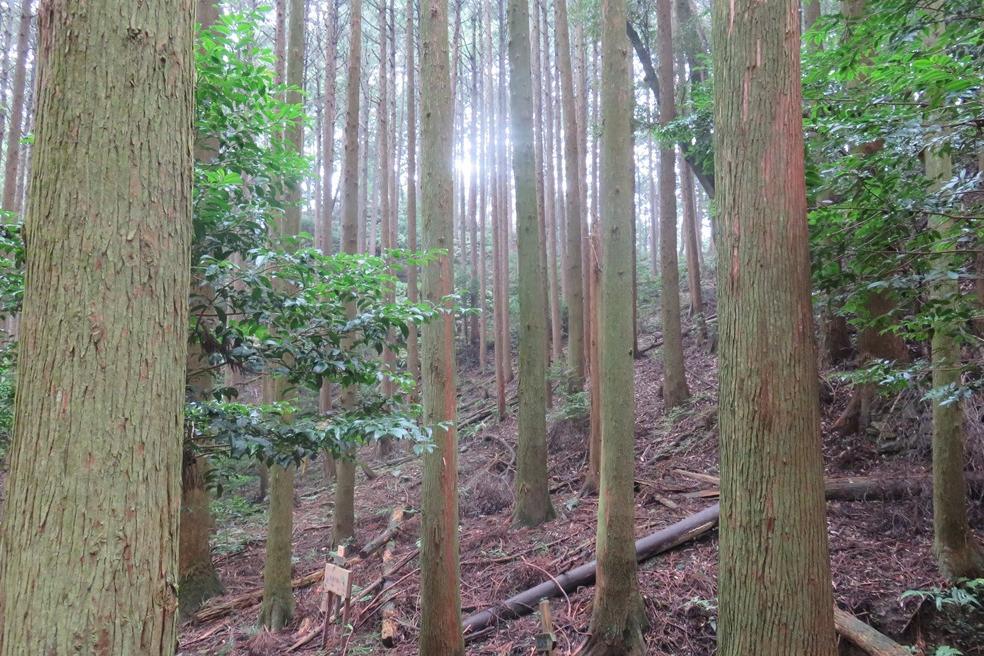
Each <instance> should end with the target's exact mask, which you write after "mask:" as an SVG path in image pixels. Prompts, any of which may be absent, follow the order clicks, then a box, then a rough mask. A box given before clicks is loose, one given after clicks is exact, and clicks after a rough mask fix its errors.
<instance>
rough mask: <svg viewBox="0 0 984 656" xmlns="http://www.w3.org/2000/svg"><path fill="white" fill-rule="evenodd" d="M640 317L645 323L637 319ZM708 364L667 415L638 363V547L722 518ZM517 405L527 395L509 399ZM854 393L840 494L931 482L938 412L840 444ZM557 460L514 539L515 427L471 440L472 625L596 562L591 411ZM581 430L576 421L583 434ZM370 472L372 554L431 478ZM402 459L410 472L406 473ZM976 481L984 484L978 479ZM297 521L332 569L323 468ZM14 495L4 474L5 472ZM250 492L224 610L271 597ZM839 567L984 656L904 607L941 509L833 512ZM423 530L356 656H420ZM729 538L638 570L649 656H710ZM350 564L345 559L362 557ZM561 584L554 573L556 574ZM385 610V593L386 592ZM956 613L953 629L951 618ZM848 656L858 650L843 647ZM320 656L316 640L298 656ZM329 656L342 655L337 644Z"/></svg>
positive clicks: (208, 649) (918, 633) (229, 551)
mask: <svg viewBox="0 0 984 656" xmlns="http://www.w3.org/2000/svg"><path fill="white" fill-rule="evenodd" d="M641 316H647V315H645V314H642V313H641ZM654 332H655V326H654V325H653V320H652V319H648V320H645V321H643V330H642V334H641V336H640V346H641V347H642V348H643V349H645V347H647V346H649V345H650V344H652V343H653V339H654V338H653V334H654ZM715 362H716V360H715V358H714V357H713V356H711V355H709V354H708V352H707V349H706V347H703V346H699V345H698V344H697V343H696V342H695V341H694V340H693V339H692V338H690V337H688V339H687V371H688V382H689V385H690V390H691V392H692V399H691V401H690V402H689V403H688V404H687V405H686V407H684V408H682V409H678V410H675V411H673V412H671V413H670V414H669V415H667V414H666V413H665V412H664V410H663V405H662V399H661V393H660V384H661V380H662V373H661V371H660V364H659V358H658V349H650V350H648V352H646V353H644V354H643V355H642V356H641V357H640V358H639V359H638V360H637V361H636V367H635V381H636V399H635V401H636V435H635V436H636V475H637V492H636V499H635V500H636V517H637V521H636V534H637V537H641V536H644V535H647V534H649V533H652V532H654V531H656V530H658V529H660V528H662V527H665V526H668V525H670V524H672V523H674V522H676V521H678V520H680V519H682V518H684V517H686V516H688V515H691V514H693V513H695V512H697V511H699V510H701V509H703V508H705V507H707V506H708V505H711V504H712V503H714V502H715V501H716V498H715V497H714V494H713V489H712V488H714V487H715V486H714V485H713V484H712V483H703V482H699V481H696V480H694V479H692V478H689V477H687V476H683V475H680V474H679V473H677V472H676V471H675V470H685V471H688V472H697V473H701V474H712V475H713V474H716V473H717V471H718V466H717V405H716V402H717V372H716V368H715ZM460 381H461V385H462V388H463V393H462V401H461V405H462V408H463V410H462V412H461V413H460V414H461V416H462V417H463V416H465V415H468V414H472V413H474V411H475V409H477V408H482V407H485V406H493V405H494V402H495V399H494V382H493V380H492V379H491V377H490V376H489V375H488V374H483V373H482V372H479V371H477V369H475V368H474V367H472V368H467V365H465V368H463V370H462V372H461V374H460ZM514 393H515V382H514V383H513V384H512V385H511V386H510V395H513V394H514ZM850 393H851V392H850V387H849V385H847V384H846V383H842V382H838V381H837V380H836V378H834V377H827V378H825V380H824V384H823V385H822V397H823V398H822V400H823V408H824V413H823V425H824V451H825V456H826V467H827V472H826V473H827V476H828V477H831V476H832V477H841V476H858V475H864V476H876V477H886V478H893V477H895V478H897V477H911V476H914V475H917V474H920V473H923V474H928V473H929V438H928V434H927V430H928V429H927V427H928V423H927V422H928V419H927V417H926V416H925V415H926V414H927V413H925V412H922V413H919V412H908V411H902V410H900V409H899V408H900V407H902V408H907V407H910V406H912V405H913V404H912V403H908V402H907V401H911V399H899V398H895V399H886V400H884V401H882V402H881V403H882V404H883V405H884V407H883V408H882V414H881V419H880V420H879V422H876V423H875V424H874V425H875V427H876V429H877V432H878V433H879V434H878V435H872V434H871V431H869V435H866V436H858V437H842V436H839V435H836V434H834V433H833V432H832V431H831V430H829V427H830V425H831V424H832V422H833V421H834V420H835V419H836V417H837V416H838V414H839V413H840V411H841V410H842V409H843V408H844V406H845V405H846V403H847V401H848V398H849V397H850ZM555 406H556V408H557V409H556V410H555V411H554V414H552V415H551V424H550V435H549V447H550V477H551V493H552V498H553V503H554V508H555V510H556V512H557V518H556V519H554V520H553V521H551V522H549V523H548V524H546V525H545V526H542V527H540V528H536V529H516V528H513V527H512V526H511V522H510V511H511V476H512V475H513V473H514V469H513V465H514V459H515V454H514V452H513V446H512V445H514V444H515V440H516V429H517V427H516V421H515V418H514V417H513V416H510V417H509V418H508V419H507V420H506V421H504V422H502V423H496V421H495V419H494V418H492V419H487V420H486V421H484V422H483V423H481V424H479V425H473V426H471V427H469V428H467V429H466V430H463V431H462V435H461V437H460V449H461V458H460V472H461V533H460V535H461V561H462V567H461V583H462V606H463V615H465V616H467V615H469V614H471V613H473V612H476V611H479V610H484V609H486V608H489V607H491V606H495V605H496V604H498V603H500V602H502V601H503V600H504V599H506V598H508V597H510V596H512V595H513V594H515V593H517V592H520V591H522V590H525V589H526V588H529V587H532V586H533V585H536V584H538V583H541V582H543V581H546V580H549V577H550V576H556V575H559V574H561V573H563V572H565V571H566V570H568V569H571V568H572V567H575V566H577V565H581V564H583V563H585V562H588V561H590V560H592V559H593V558H594V553H593V552H594V550H593V545H594V538H595V527H596V523H595V519H596V511H597V505H598V502H597V497H595V496H585V495H581V494H580V488H581V480H582V475H583V471H584V467H585V460H586V439H587V422H586V420H585V419H583V418H580V419H579V418H576V417H577V415H579V414H580V413H581V412H583V410H584V399H583V397H574V398H567V399H565V398H563V397H558V398H556V399H555ZM982 412H984V409H982V408H981V407H977V406H975V407H974V408H973V413H971V414H972V415H973V416H972V417H971V418H970V420H969V424H970V425H971V429H972V432H973V436H972V437H973V440H974V442H975V443H976V444H977V447H976V448H977V449H984V446H982V445H981V443H982V442H984V431H982V422H981V415H982ZM572 417H574V418H572ZM360 457H362V458H364V459H365V460H366V461H367V462H369V463H370V464H371V466H372V467H373V468H374V470H375V473H376V474H377V476H376V477H375V478H373V479H371V480H369V479H367V478H366V475H365V473H364V472H362V471H360V472H359V473H358V478H357V491H356V504H357V505H356V516H357V536H356V537H357V544H358V545H361V544H365V543H366V542H368V541H369V540H370V539H372V538H373V537H375V536H376V535H378V534H379V533H380V532H381V531H383V530H384V529H385V528H386V525H387V521H388V517H389V515H390V512H391V510H392V509H393V508H394V507H397V506H404V507H406V508H407V509H408V510H412V509H415V508H417V507H419V503H418V499H419V495H420V480H421V477H420V471H419V470H420V462H419V459H409V460H407V459H406V458H403V459H402V460H404V462H402V463H401V464H397V465H387V464H386V463H383V462H380V461H378V460H377V459H376V457H375V453H374V450H373V449H371V448H369V447H367V448H365V449H364V450H363V453H362V454H361V456H360ZM399 460H401V458H399V457H397V461H399ZM974 460H975V459H974V458H973V457H972V463H971V466H976V467H977V468H978V469H980V467H981V463H980V462H974ZM297 480H298V488H297V495H296V507H295V514H294V558H295V564H294V575H295V577H298V576H302V575H305V574H309V573H312V572H316V571H318V570H319V569H321V568H322V567H323V563H324V561H325V557H326V553H327V547H328V545H329V544H330V543H331V512H332V490H331V487H330V485H328V484H326V481H325V478H324V475H323V472H322V468H321V467H320V465H319V464H312V465H309V466H308V467H306V468H305V469H304V470H303V471H302V472H301V474H300V475H299V476H298V479H297ZM0 484H2V471H0ZM252 494H255V478H254V477H252V476H249V475H247V474H246V473H245V472H244V474H243V475H242V476H240V477H239V478H238V479H235V480H233V481H230V485H229V486H228V487H227V491H226V492H225V494H224V495H223V496H222V497H221V498H220V499H218V500H217V501H216V503H215V509H216V520H217V531H216V535H215V539H214V542H213V544H214V549H215V561H216V565H217V567H218V569H219V572H220V577H221V579H222V581H223V583H224V585H225V588H226V593H227V595H226V596H225V597H222V598H219V599H215V600H213V601H212V602H210V604H209V605H210V606H211V605H214V604H216V603H222V602H223V601H227V600H228V599H230V598H232V597H234V596H235V595H239V594H242V593H245V592H250V591H255V590H258V589H260V588H262V584H263V580H262V579H263V557H264V549H265V544H264V531H265V509H264V506H263V504H257V503H254V502H252V501H250V500H249V497H250V496H251V495H252ZM828 511H829V513H828V518H829V529H830V556H831V565H832V571H833V581H834V594H835V598H836V601H837V604H838V605H839V606H840V607H841V608H844V609H845V610H848V611H849V612H851V613H854V614H855V615H857V616H858V617H859V618H860V619H862V620H864V621H865V622H868V623H870V624H871V625H873V626H875V627H876V628H878V629H879V630H881V631H883V632H885V633H887V634H889V635H891V636H893V637H897V638H898V639H900V640H902V641H904V642H905V643H906V644H912V645H917V646H919V647H920V648H922V649H923V650H924V653H925V654H927V655H932V654H934V650H935V648H936V647H937V646H938V645H940V644H948V645H950V646H952V647H956V648H959V649H961V650H963V653H964V654H965V655H966V656H981V655H984V641H981V640H980V636H981V635H984V613H981V612H979V611H978V612H970V611H967V610H960V611H959V612H958V611H956V610H947V608H948V607H944V611H945V612H944V613H942V614H940V613H938V612H937V611H936V609H935V604H934V603H933V601H932V600H927V601H923V602H920V600H919V599H918V598H914V597H908V598H904V599H903V598H902V595H903V593H905V592H906V591H907V590H914V589H915V590H930V589H933V588H941V587H945V584H944V581H943V580H942V579H941V578H940V577H939V575H938V574H937V572H936V569H935V565H934V560H933V555H932V510H931V501H930V499H929V497H928V496H927V495H922V496H916V497H910V498H905V499H896V500H889V501H875V500H867V501H858V502H839V501H832V502H830V503H829V504H828ZM971 514H972V525H974V526H976V527H978V528H980V527H982V526H984V503H982V501H981V499H979V498H977V499H974V501H973V503H972V508H971ZM418 526H419V524H418V521H417V520H416V519H411V520H409V521H408V522H407V523H406V524H405V529H404V530H402V531H401V532H400V533H399V535H398V538H397V551H396V554H395V561H396V562H401V561H402V560H407V564H406V565H405V566H404V567H403V568H402V569H401V570H400V572H399V573H398V574H396V575H395V577H394V578H395V579H396V584H395V586H393V588H391V592H392V593H393V594H392V596H393V598H394V599H395V602H396V608H397V610H398V618H399V620H398V621H399V624H400V628H401V634H400V636H399V641H398V643H397V645H396V647H395V648H393V649H385V648H384V647H383V646H382V645H381V643H380V638H379V635H380V634H379V631H380V616H379V613H378V610H379V603H378V602H379V601H380V600H379V597H378V596H377V595H378V590H376V591H374V592H373V593H371V594H369V595H361V594H360V593H359V590H360V588H361V587H363V586H365V585H367V584H368V583H369V582H370V581H372V580H375V579H377V577H379V576H380V575H381V573H382V564H381V559H380V552H377V553H375V554H374V555H372V556H370V557H369V558H367V559H365V560H363V561H361V562H358V563H357V564H355V565H354V566H353V575H354V584H355V587H354V590H355V594H354V602H353V609H352V618H353V622H352V623H353V624H354V627H355V629H354V633H353V635H352V636H351V638H350V639H349V640H348V643H347V645H346V646H345V652H346V653H347V654H352V655H356V654H377V653H379V654H381V653H392V654H396V655H410V654H415V653H417V648H416V644H415V641H416V632H417V627H418V626H419V623H420V608H419V599H418V595H419V570H418V569H416V567H417V559H416V557H415V555H414V550H415V548H416V546H417V529H418ZM716 538H717V532H716V531H712V532H710V533H707V534H705V535H704V536H702V537H701V538H699V539H697V540H694V541H692V542H689V543H686V544H684V545H683V546H681V547H678V548H676V549H674V550H672V551H669V552H667V553H664V554H662V555H659V556H657V557H655V558H653V559H651V560H649V561H647V562H645V563H643V564H642V565H641V566H640V570H639V582H640V586H641V591H642V594H643V596H644V599H645V604H646V609H647V614H648V618H649V622H650V624H651V628H650V630H649V632H648V634H647V639H648V653H649V654H654V655H665V656H705V655H706V656H709V655H711V654H713V653H714V642H715V641H714V622H715V619H716V607H715V603H716V602H715V599H716V584H715V579H716V572H717V539H716ZM353 551H354V549H353V550H350V551H349V553H352V552H353ZM548 573H549V574H548ZM592 594H593V589H581V590H579V591H578V592H576V593H574V594H571V595H570V596H569V597H560V598H556V599H553V600H552V606H553V618H554V624H555V633H556V635H557V639H558V641H559V645H558V646H559V653H561V654H575V653H577V651H578V649H579V647H580V646H581V645H582V644H583V643H584V641H585V639H586V637H587V631H588V625H589V622H590V617H591V601H592ZM295 596H296V599H297V608H296V613H295V617H294V621H293V623H292V624H291V626H290V627H289V628H288V629H287V630H285V631H284V632H282V633H280V634H277V635H274V634H270V633H266V632H258V630H257V628H256V626H257V616H258V612H259V604H255V603H253V604H248V605H246V606H245V607H243V608H238V609H236V610H235V611H234V612H233V613H230V614H228V615H225V616H223V617H219V618H217V619H214V620H210V621H204V622H198V621H195V620H191V621H188V622H185V623H184V624H183V625H182V627H181V634H180V647H179V650H178V653H179V654H183V655H187V656H190V655H193V654H196V655H209V656H212V655H250V656H267V655H273V654H282V653H288V650H289V649H290V647H291V646H292V645H293V644H294V643H295V641H297V640H298V638H299V636H301V635H304V634H308V633H312V629H314V628H315V627H317V626H319V625H320V623H321V617H322V615H321V613H320V611H319V606H320V602H321V590H320V586H319V585H312V586H309V587H302V588H299V589H297V590H296V592H295ZM386 596H387V597H389V596H390V593H387V595H386ZM955 613H956V615H955ZM538 631H539V620H538V618H537V616H536V615H530V616H527V617H524V618H520V619H516V620H509V621H502V622H500V623H499V624H498V626H497V628H496V629H495V630H494V631H492V632H489V633H485V634H483V635H482V637H481V639H480V640H474V641H470V642H469V643H468V653H469V654H476V655H485V654H487V655H507V654H532V653H533V645H534V638H535V636H536V634H537V633H538ZM842 647H843V648H842V653H844V654H850V653H856V652H851V651H850V647H849V646H847V645H843V646H842ZM319 652H320V636H319V637H316V638H315V639H313V640H311V641H310V642H309V643H307V644H306V645H303V646H301V647H299V648H298V649H296V651H294V652H291V653H302V654H315V653H319ZM328 653H342V650H341V649H340V648H339V645H338V643H332V646H331V647H330V648H329V650H328Z"/></svg>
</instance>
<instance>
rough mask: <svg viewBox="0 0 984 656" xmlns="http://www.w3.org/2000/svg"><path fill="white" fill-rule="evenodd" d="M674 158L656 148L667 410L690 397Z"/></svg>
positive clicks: (667, 16) (660, 15) (667, 56)
mask: <svg viewBox="0 0 984 656" xmlns="http://www.w3.org/2000/svg"><path fill="white" fill-rule="evenodd" d="M670 1H671V0H657V2H656V21H657V28H658V31H659V78H660V86H659V123H660V125H662V126H666V125H668V124H669V123H670V122H671V121H673V119H674V118H675V116H676V110H675V108H674V100H673V27H672V11H671V5H670ZM675 164H676V157H675V156H674V149H673V146H672V144H663V145H661V146H660V149H659V202H660V205H659V208H660V209H659V228H660V230H659V242H660V251H659V270H660V279H661V281H662V289H661V292H660V298H659V307H660V324H661V326H660V327H661V328H662V329H663V348H662V350H661V355H662V359H663V406H664V407H665V408H666V409H667V410H669V409H670V408H673V407H676V406H678V405H680V404H682V403H684V402H685V401H686V400H687V399H688V398H690V389H689V388H688V387H687V376H686V372H685V370H684V364H683V333H682V330H681V328H680V269H679V267H678V264H677V215H676V189H675V188H676V172H675V170H674V169H675Z"/></svg>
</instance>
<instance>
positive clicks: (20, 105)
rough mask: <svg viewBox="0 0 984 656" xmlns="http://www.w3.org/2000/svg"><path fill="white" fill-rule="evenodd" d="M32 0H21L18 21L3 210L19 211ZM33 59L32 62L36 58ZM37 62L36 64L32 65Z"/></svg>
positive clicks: (4, 176)
mask: <svg viewBox="0 0 984 656" xmlns="http://www.w3.org/2000/svg"><path fill="white" fill-rule="evenodd" d="M31 4H32V0H21V15H20V20H19V22H18V24H17V60H16V62H15V64H14V86H13V92H12V95H11V99H10V125H9V132H7V161H6V162H5V164H4V175H3V209H4V210H6V211H8V212H19V211H20V202H19V200H20V196H19V195H18V194H17V180H18V175H19V174H20V169H19V166H20V155H21V137H22V136H23V132H22V129H23V124H24V88H25V86H26V84H27V55H28V52H29V51H30V49H31V20H32V18H33V15H32V13H31ZM36 60H37V58H35V60H34V61H36ZM35 65H36V64H35Z"/></svg>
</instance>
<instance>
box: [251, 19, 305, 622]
mask: <svg viewBox="0 0 984 656" xmlns="http://www.w3.org/2000/svg"><path fill="white" fill-rule="evenodd" d="M304 9H305V4H304V0H290V2H289V10H288V16H287V22H288V34H287V64H286V68H287V73H286V75H287V80H286V81H287V84H288V85H290V87H291V89H292V90H291V91H290V92H288V94H287V102H289V103H292V104H299V105H300V104H301V103H302V102H303V100H302V91H301V89H303V87H304V28H305V18H306V17H305V12H304ZM284 136H285V137H286V140H287V142H288V147H289V148H291V149H292V150H293V151H294V152H295V153H297V154H298V155H303V154H304V122H303V121H302V120H301V119H300V118H298V119H295V120H294V121H293V122H291V123H290V125H288V126H287V129H286V132H285V135H284ZM300 230H301V186H300V184H297V185H294V186H293V187H292V188H291V189H290V190H289V191H288V194H287V207H286V209H285V211H284V216H283V221H282V223H281V225H280V226H279V230H278V233H279V235H280V236H281V237H294V236H296V235H297V234H298V233H299V232H300ZM287 389H288V386H287V383H286V381H284V380H282V379H276V378H267V379H266V380H265V381H264V389H263V396H264V397H265V400H267V401H283V400H286V399H287V396H286V394H287ZM286 420H287V419H285V421H286ZM293 513H294V467H292V466H290V467H281V466H280V465H273V466H272V467H270V515H269V520H268V524H267V542H266V559H265V560H264V562H263V604H262V606H261V607H260V624H261V625H262V626H264V627H267V628H269V629H271V630H272V631H280V630H281V629H283V628H284V627H285V626H287V624H288V623H289V622H290V620H291V618H292V617H293V615H294V593H293V588H292V587H291V556H292V551H293V545H292V543H291V541H292V539H293V535H292V534H293V530H294V517H293Z"/></svg>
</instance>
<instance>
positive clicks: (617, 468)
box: [585, 0, 648, 656]
mask: <svg viewBox="0 0 984 656" xmlns="http://www.w3.org/2000/svg"><path fill="white" fill-rule="evenodd" d="M601 11H602V34H601V46H602V71H601V80H602V89H601V112H602V126H603V127H602V133H601V170H600V174H601V195H602V202H601V210H602V214H601V222H602V226H601V235H602V239H601V242H602V244H601V247H602V257H601V290H600V291H601V293H600V294H599V298H598V310H599V313H600V314H599V326H600V329H599V340H600V341H599V360H600V362H599V364H600V375H599V376H598V379H599V380H600V383H601V384H600V389H599V390H597V391H598V392H600V395H601V398H600V402H601V403H600V406H601V407H600V409H601V444H602V449H601V487H600V491H599V492H600V494H599V498H598V535H597V554H598V571H597V587H596V588H595V596H594V608H593V611H592V614H591V638H590V639H589V640H588V646H587V648H586V651H585V653H587V654H589V655H590V656H599V655H603V654H604V655H609V654H610V655H612V656H615V655H626V654H640V655H641V654H643V653H644V652H645V640H644V638H643V634H644V632H645V630H646V628H647V626H648V622H647V621H646V613H645V609H644V607H643V603H642V596H641V595H640V594H639V582H638V580H637V578H636V552H635V544H634V542H633V541H634V538H635V494H634V491H633V484H634V481H635V473H634V464H635V458H634V455H633V454H634V450H633V443H634V441H635V430H634V426H635V404H634V402H633V401H632V399H633V397H634V381H633V360H634V354H633V352H632V334H633V331H634V327H633V321H632V294H631V287H632V269H633V267H632V263H633V257H632V251H633V249H634V248H635V244H634V243H633V241H632V224H633V222H634V220H635V217H634V214H633V196H634V194H635V181H634V178H635V176H634V173H633V159H632V152H633V149H632V107H633V99H632V78H631V73H630V71H631V66H630V63H631V60H630V59H629V40H628V38H627V37H626V35H625V18H626V7H625V1H624V0H603V2H602V4H601ZM593 392H594V390H593Z"/></svg>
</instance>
